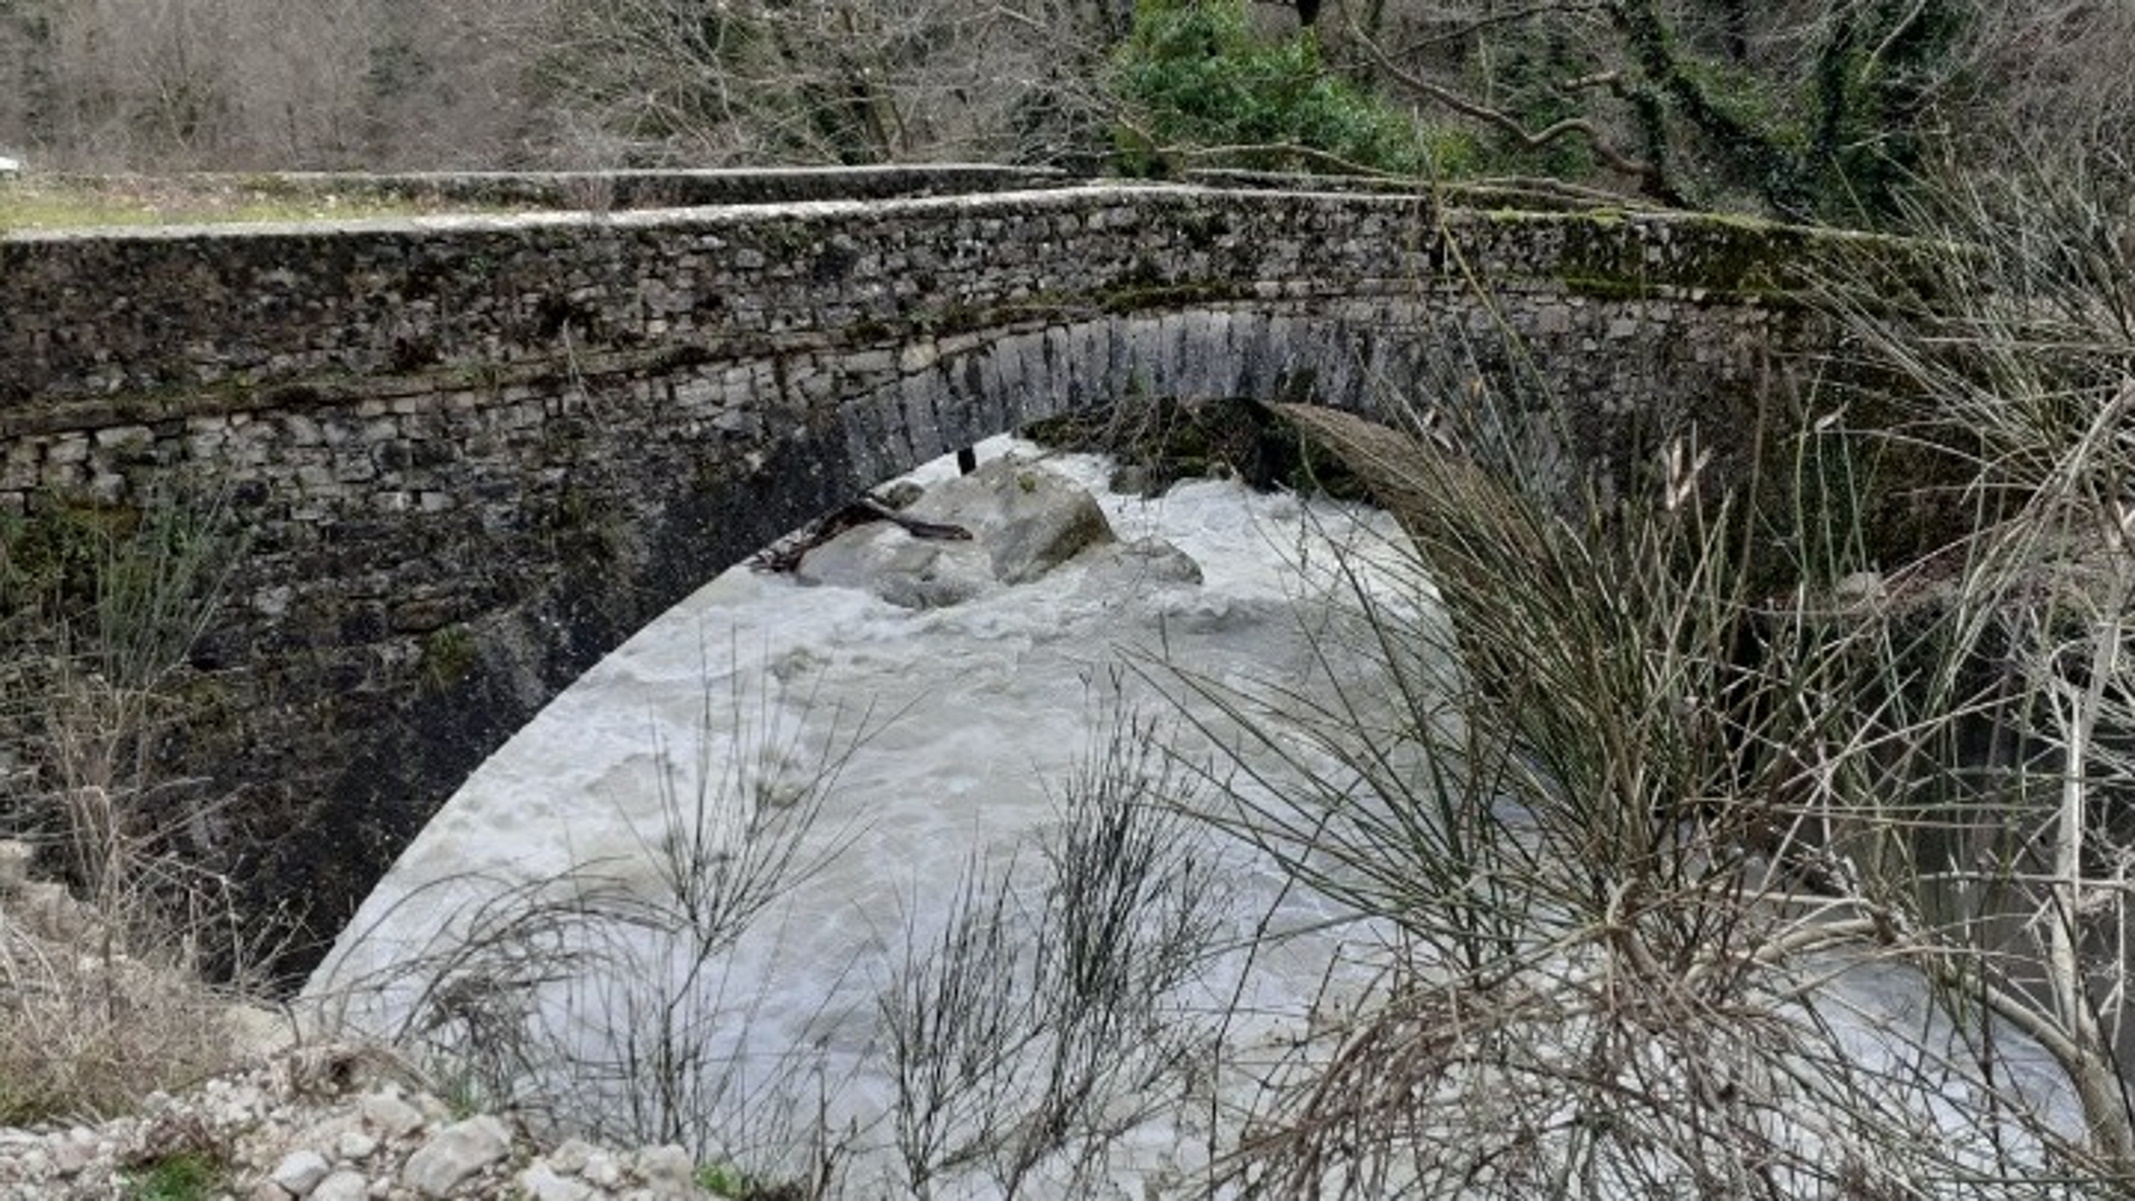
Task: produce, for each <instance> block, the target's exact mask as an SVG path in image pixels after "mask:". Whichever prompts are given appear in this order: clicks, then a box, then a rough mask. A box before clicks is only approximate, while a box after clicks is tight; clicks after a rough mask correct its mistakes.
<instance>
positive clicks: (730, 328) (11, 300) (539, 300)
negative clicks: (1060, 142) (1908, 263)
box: [0, 187, 1809, 432]
mask: <svg viewBox="0 0 2135 1201" xmlns="http://www.w3.org/2000/svg"><path fill="white" fill-rule="evenodd" d="M1808 238H1809V235H1807V234H1805V233H1803V232H1801V231H1796V230H1789V229H1784V228H1775V227H1755V228H1742V227H1737V226H1732V225H1725V224H1719V223H1714V222H1699V221H1695V220H1686V219H1683V218H1680V217H1676V216H1641V217H1622V216H1615V217H1609V218H1606V219H1604V218H1600V217H1595V216H1592V215H1587V214H1498V215H1493V214H1488V213H1479V212H1461V213H1453V214H1448V215H1446V217H1445V220H1444V222H1443V223H1442V224H1441V223H1439V222H1438V221H1437V220H1436V219H1435V215H1434V214H1433V213H1432V211H1431V210H1430V209H1429V207H1428V205H1427V204H1426V203H1425V202H1423V201H1420V200H1418V199H1416V198H1413V197H1398V196H1393V197H1387V196H1338V195H1325V194H1319V195H1311V194H1281V193H1251V194H1240V193H1228V192H1215V191H1208V190H1200V189H1151V188H1119V187H1100V188H1078V189H1065V190H1058V191H1048V192H1017V193H1005V194H997V195H986V196H977V197H969V196H959V197H945V198H930V199H915V200H900V201H885V202H859V201H849V202H821V203H809V204H797V205H789V206H780V207H773V208H754V207H752V208H743V209H728V210H701V211H693V212H674V211H666V210H661V211H654V212H626V213H616V214H610V215H599V216H595V215H586V214H528V215H520V216H512V217H433V218H413V219H408V220H398V221H394V220H381V221H365V222H355V223H349V224H346V225H337V226H333V227H318V226H309V225H306V226H260V227H242V228H215V229H172V230H149V231H142V232H138V233H127V234H124V235H113V234H110V233H103V234H79V233H77V234H68V233H56V234H16V235H12V236H9V237H6V238H0V312H4V313H6V314H7V316H6V319H5V320H4V321H0V362H5V363H6V364H8V369H7V371H6V373H5V374H4V375H0V420H8V419H13V418H15V417H16V415H17V414H19V413H21V412H22V411H23V410H24V409H25V408H35V409H37V410H39V411H42V412H45V413H47V414H49V412H50V411H51V406H52V404H53V402H54V401H63V400H68V399H73V398H88V397H109V396H113V395H115V394H116V395H132V396H136V397H140V398H142V399H143V400H148V401H157V400H164V398H163V397H161V396H160V395H159V394H162V393H168V392H173V391H176V392H187V393H191V392H198V391H200V390H203V389H229V388H260V387H268V386H272V385H275V384H280V383H287V382H292V381H297V380H306V381H313V382H316V381H317V380H318V378H319V377H322V376H323V377H328V378H331V377H334V376H347V377H369V376H373V375H376V374H379V373H392V374H405V373H409V372H418V371H421V372H428V371H433V370H436V369H440V368H443V369H453V368H460V369H474V368H479V367H488V366H495V365H505V364H511V363H514V362H520V361H524V360H528V359H541V358H554V357H558V356H564V355H568V354H572V353H584V352H586V351H589V350H604V349H628V348H632V347H644V346H660V347H663V348H668V349H672V350H680V349H682V348H686V347H689V346H691V345H693V344H694V345H699V346H702V345H706V344H709V343H719V344H726V343H730V342H731V341H732V340H733V339H735V338H737V337H754V338H757V339H760V340H762V341H764V342H765V343H766V344H767V346H768V345H771V344H775V343H778V342H780V341H784V342H788V343H797V342H801V341H805V339H806V337H807V336H809V335H828V336H835V337H846V336H849V335H850V334H851V333H852V332H853V331H855V330H856V329H858V330H859V331H861V332H870V331H877V330H879V331H880V332H884V333H889V332H896V331H897V330H899V329H922V330H924V329H931V328H939V327H942V326H952V327H953V326H980V325H985V324H989V323H991V322H993V321H995V320H997V319H998V318H1000V317H1001V316H1002V315H1003V314H1004V313H1005V312H1006V311H1007V310H1010V309H1012V308H1013V307H1014V306H1017V305H1025V306H1042V305H1047V304H1054V305H1082V306H1089V305H1097V306H1107V307H1130V308H1131V307H1134V306H1135V305H1136V304H1138V303H1144V302H1146V301H1148V300H1152V299H1155V296H1154V295H1153V294H1155V293H1158V292H1160V291H1161V290H1163V289H1167V288H1169V289H1186V290H1189V291H1191V292H1192V293H1193V294H1194V296H1195V297H1197V298H1212V297H1214V298H1225V299H1244V298H1252V297H1258V296H1269V295H1275V296H1292V297H1294V296H1298V295H1306V294H1310V295H1322V296H1346V295H1354V294H1356V293H1358V292H1359V291H1364V292H1393V293H1398V292H1400V291H1402V290H1405V289H1408V288H1411V287H1413V286H1414V284H1415V282H1416V281H1418V280H1436V279H1438V278H1440V277H1441V275H1442V274H1444V273H1445V272H1446V271H1447V270H1448V269H1449V268H1453V267H1459V266H1461V265H1463V264H1465V266H1466V267H1467V268H1469V269H1472V270H1473V271H1474V272H1476V273H1477V274H1478V275H1479V276H1480V277H1482V278H1487V279H1489V280H1490V281H1491V282H1492V284H1493V286H1495V285H1497V284H1500V283H1505V282H1511V281H1518V280H1540V281H1542V282H1544V283H1545V284H1547V285H1550V286H1562V287H1568V288H1571V289H1573V290H1579V289H1582V288H1588V289H1602V290H1611V291H1616V292H1618V293H1619V294H1620V293H1621V292H1622V291H1623V290H1632V291H1644V290H1650V289H1674V290H1676V291H1679V292H1681V293H1682V294H1684V295H1687V296H1693V297H1695V296H1698V295H1701V294H1704V295H1712V296H1714V297H1715V298H1719V297H1722V296H1725V297H1740V296H1743V295H1745V294H1761V295H1766V296H1770V297H1782V296H1784V294H1785V289H1786V287H1787V286H1788V284H1789V283H1790V282H1791V281H1789V280H1788V279H1786V278H1785V277H1784V276H1785V271H1786V268H1787V264H1788V263H1789V262H1791V261H1793V260H1794V259H1795V257H1796V256H1795V255H1794V254H1792V253H1790V246H1791V244H1793V243H1800V242H1804V241H1806V240H1808ZM1454 252H1458V256H1457V258H1456V257H1449V256H1452V255H1453V254H1454ZM33 398H34V404H26V402H30V401H32V400H33ZM162 411H165V412H168V411H170V405H169V403H168V402H167V401H166V402H165V404H164V406H163V410H162ZM8 428H9V427H7V426H0V432H4V431H6V430H7V429H8Z"/></svg>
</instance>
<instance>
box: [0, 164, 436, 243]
mask: <svg viewBox="0 0 2135 1201" xmlns="http://www.w3.org/2000/svg"><path fill="white" fill-rule="evenodd" d="M443 211H455V212H465V211H470V210H469V206H467V205H464V204H450V203H447V202H444V201H440V200H434V199H411V198H406V197H397V196H386V195H373V194H354V193H347V192H338V191H311V190H307V189H299V188H292V187H289V186H287V185H285V184H281V183H279V182H278V181H274V180H272V179H239V178H231V177H205V176H171V177H167V178H166V177H153V176H110V177H99V178H89V177H81V176H44V177H38V176H29V177H25V178H22V179H18V180H15V181H13V182H11V183H0V232H7V231H13V230H55V229H96V228H106V227H111V226H120V227H136V226H155V225H219V224H266V223H275V222H303V221H346V220H350V219H353V218H360V217H399V216H414V215H418V214H422V213H434V212H443Z"/></svg>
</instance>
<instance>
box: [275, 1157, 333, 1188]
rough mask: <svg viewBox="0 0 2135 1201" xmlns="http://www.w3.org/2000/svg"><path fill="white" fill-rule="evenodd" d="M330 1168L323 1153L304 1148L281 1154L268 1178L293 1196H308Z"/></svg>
mask: <svg viewBox="0 0 2135 1201" xmlns="http://www.w3.org/2000/svg"><path fill="white" fill-rule="evenodd" d="M332 1170H333V1165H332V1164H329V1163H327V1162H326V1157H325V1156H324V1155H321V1154H319V1153H318V1152H317V1151H313V1150H310V1149H309V1148H306V1149H305V1150H301V1151H292V1152H290V1153H289V1154H288V1155H285V1156H283V1157H282V1162H280V1163H278V1164H276V1165H275V1167H274V1172H273V1174H272V1175H271V1176H270V1177H269V1178H270V1179H272V1180H273V1181H274V1182H275V1183H276V1184H278V1185H281V1186H282V1187H283V1188H285V1189H288V1190H289V1192H290V1193H291V1194H293V1195H295V1196H298V1197H308V1196H310V1195H311V1192H312V1190H313V1189H316V1188H318V1187H319V1182H320V1181H322V1180H324V1179H326V1176H327V1173H329V1172H331V1171H332Z"/></svg>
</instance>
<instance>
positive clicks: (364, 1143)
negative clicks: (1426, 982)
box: [334, 1130, 378, 1159]
mask: <svg viewBox="0 0 2135 1201" xmlns="http://www.w3.org/2000/svg"><path fill="white" fill-rule="evenodd" d="M377 1149H378V1140H377V1139H375V1138H372V1137H371V1136H370V1135H368V1134H365V1133H363V1132H362V1131H360V1130H350V1131H347V1132H345V1133H343V1134H342V1135H341V1137H340V1138H338V1139H336V1140H335V1141H334V1154H335V1155H338V1156H340V1157H341V1158H342V1159H369V1158H370V1157H371V1152H373V1151H376V1150H377Z"/></svg>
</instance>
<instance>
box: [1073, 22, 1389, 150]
mask: <svg viewBox="0 0 2135 1201" xmlns="http://www.w3.org/2000/svg"><path fill="white" fill-rule="evenodd" d="M1109 83H1110V86H1111V91H1112V94H1113V95H1114V97H1115V98H1116V99H1117V101H1118V103H1119V106H1120V110H1121V123H1120V126H1119V133H1118V145H1119V163H1120V167H1121V169H1122V170H1123V171H1125V172H1126V173H1127V174H1130V175H1162V174H1166V173H1167V172H1168V171H1169V170H1170V169H1171V167H1172V166H1173V165H1174V162H1175V160H1180V161H1191V162H1192V163H1194V164H1196V165H1209V166H1231V167H1244V168H1250V169H1261V170H1306V171H1319V172H1325V171H1338V172H1339V171H1355V170H1359V169H1362V170H1366V171H1379V172H1389V173H1394V174H1403V175H1412V174H1418V173H1421V172H1423V171H1424V170H1426V169H1427V168H1428V166H1429V159H1428V156H1427V154H1426V152H1425V149H1424V144H1423V141H1422V139H1421V138H1420V137H1419V131H1418V129H1417V127H1416V124H1415V123H1414V122H1413V121H1412V120H1411V119H1410V118H1409V117H1408V116H1407V115H1406V114H1404V113H1402V112H1401V111H1400V110H1398V109H1396V108H1394V107H1393V106H1392V105H1390V104H1388V103H1387V102H1386V101H1384V100H1382V99H1380V98H1378V97H1375V96H1373V95H1371V94H1370V93H1369V92H1367V91H1365V90H1364V89H1362V88H1360V87H1358V86H1356V85H1355V84H1352V83H1350V82H1349V81H1348V80H1345V79H1343V78H1341V77H1340V76H1339V75H1337V74H1335V73H1334V72H1333V71H1332V70H1330V69H1329V68H1328V66H1327V64H1326V63H1325V61H1324V60H1323V58H1322V56H1321V54H1320V46H1319V39H1318V38H1317V37H1316V36H1315V35H1314V34H1313V33H1312V31H1311V30H1309V29H1308V30H1303V31H1300V32H1299V33H1298V34H1296V35H1295V36H1293V37H1291V38H1289V39H1287V40H1285V41H1281V42H1266V41H1262V40H1260V39H1258V38H1255V37H1254V36H1253V33H1252V31H1251V30H1250V29H1249V28H1248V26H1247V22H1246V10H1245V6H1244V5H1243V4H1242V3H1241V2H1240V0H1153V2H1151V3H1145V4H1142V5H1140V6H1139V7H1138V8H1137V10H1136V12H1135V21H1134V30H1133V32H1132V34H1131V35H1130V36H1129V37H1128V39H1127V41H1126V43H1125V44H1124V45H1122V46H1121V47H1120V49H1119V51H1118V52H1117V54H1116V55H1115V56H1114V59H1113V68H1112V73H1111V77H1110V80H1109Z"/></svg>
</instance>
